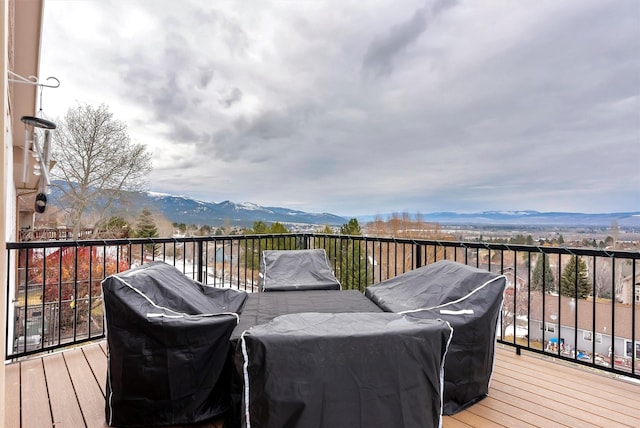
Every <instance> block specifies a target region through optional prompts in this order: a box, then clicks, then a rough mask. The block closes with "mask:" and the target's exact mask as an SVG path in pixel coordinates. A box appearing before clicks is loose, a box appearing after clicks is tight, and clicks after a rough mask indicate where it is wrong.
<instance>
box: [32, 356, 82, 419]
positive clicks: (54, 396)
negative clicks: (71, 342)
mask: <svg viewBox="0 0 640 428" xmlns="http://www.w3.org/2000/svg"><path fill="white" fill-rule="evenodd" d="M42 362H43V364H44V371H45V375H46V377H47V386H48V388H49V391H55V393H51V394H49V402H50V404H51V415H52V419H53V423H54V426H56V427H82V426H84V420H83V418H82V412H81V411H80V404H79V403H78V399H77V397H76V392H75V390H74V389H73V385H72V384H71V378H70V377H69V372H68V371H67V365H66V364H65V361H64V357H63V355H62V354H61V353H59V354H54V355H51V356H49V357H47V358H43V359H42Z"/></svg>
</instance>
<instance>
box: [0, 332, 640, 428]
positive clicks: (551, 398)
mask: <svg viewBox="0 0 640 428" xmlns="http://www.w3.org/2000/svg"><path fill="white" fill-rule="evenodd" d="M106 364H107V363H106V354H105V343H104V342H101V343H96V344H91V345H87V346H84V347H81V348H75V349H71V350H67V351H64V352H60V353H56V354H50V355H47V356H44V357H38V358H31V359H29V360H25V361H22V362H19V363H13V364H10V365H8V366H7V367H6V395H5V397H6V403H5V404H6V415H5V418H6V420H5V426H6V427H7V428H13V427H54V426H55V427H56V428H59V427H72V428H76V427H83V426H86V427H106V426H107V425H106V423H105V421H104V393H105V379H106V369H107V367H106ZM443 419H444V420H443V425H444V427H445V428H455V427H499V426H504V427H528V426H535V427H545V428H548V427H556V426H567V427H587V426H588V427H596V426H600V427H607V428H609V427H623V426H628V427H638V426H640V384H638V383H632V382H627V381H625V380H620V379H615V378H613V377H612V376H610V375H606V374H601V373H599V372H595V371H592V370H587V369H584V368H576V367H572V366H569V365H567V364H565V363H557V362H554V361H552V359H546V358H545V359H542V358H541V357H539V356H531V355H521V356H517V355H516V354H515V351H514V350H513V349H511V348H504V349H503V348H501V347H500V346H499V347H498V353H497V358H496V365H495V370H494V375H493V379H492V382H491V389H490V396H489V397H487V398H486V399H484V400H482V401H481V402H480V403H478V404H476V405H474V406H472V407H471V408H469V409H467V410H465V411H463V412H460V413H458V414H457V415H454V416H449V417H444V418H443ZM187 427H188V428H205V427H206V428H222V421H221V420H215V421H211V422H209V423H206V424H196V425H188V426H187Z"/></svg>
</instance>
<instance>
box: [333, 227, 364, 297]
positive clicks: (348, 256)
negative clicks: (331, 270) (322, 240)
mask: <svg viewBox="0 0 640 428" xmlns="http://www.w3.org/2000/svg"><path fill="white" fill-rule="evenodd" d="M340 234H342V235H362V230H361V229H360V224H358V220H357V219H355V218H352V219H351V220H349V222H348V223H346V224H344V225H342V227H341V228H340ZM363 246H364V242H363V241H360V240H353V239H341V240H340V266H339V269H338V272H337V274H338V275H337V276H338V279H339V280H340V282H341V283H342V288H344V289H356V290H364V288H365V287H366V286H368V285H369V282H370V277H371V273H372V270H371V269H369V268H368V260H367V258H366V251H364V250H363Z"/></svg>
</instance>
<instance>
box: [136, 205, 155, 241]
mask: <svg viewBox="0 0 640 428" xmlns="http://www.w3.org/2000/svg"><path fill="white" fill-rule="evenodd" d="M156 236H158V228H157V227H156V222H155V221H154V220H153V214H152V213H151V211H150V210H149V209H148V208H143V209H142V212H141V213H140V215H139V216H138V222H137V223H136V237H138V238H154V237H156Z"/></svg>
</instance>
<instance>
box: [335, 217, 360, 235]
mask: <svg viewBox="0 0 640 428" xmlns="http://www.w3.org/2000/svg"><path fill="white" fill-rule="evenodd" d="M340 234H341V235H362V230H361V229H360V224H359V223H358V219H355V218H352V219H351V220H349V222H348V223H346V224H343V225H342V227H341V228H340Z"/></svg>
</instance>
